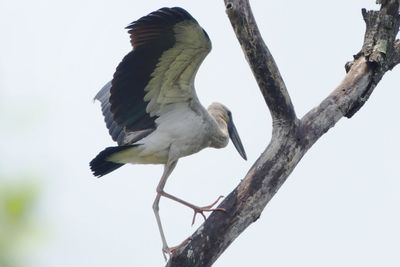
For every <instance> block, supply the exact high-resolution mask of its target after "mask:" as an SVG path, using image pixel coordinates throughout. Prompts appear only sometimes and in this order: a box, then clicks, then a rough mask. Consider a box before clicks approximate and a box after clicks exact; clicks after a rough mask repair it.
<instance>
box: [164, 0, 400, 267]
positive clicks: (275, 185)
mask: <svg viewBox="0 0 400 267" xmlns="http://www.w3.org/2000/svg"><path fill="white" fill-rule="evenodd" d="M381 2H382V7H381V10H380V11H368V12H367V11H365V10H363V17H364V20H365V22H366V25H367V27H366V33H365V39H364V45H363V47H362V49H361V51H360V52H359V53H358V54H357V55H356V56H355V57H354V61H353V62H351V63H348V64H346V70H347V74H346V75H345V77H344V79H343V81H342V82H341V83H340V84H339V85H338V86H337V88H336V89H335V90H334V91H333V92H332V93H331V94H330V95H329V96H328V97H327V98H326V99H325V100H323V101H322V102H321V104H320V105H319V106H317V107H315V108H314V109H312V110H311V111H309V112H308V113H307V114H306V115H305V116H304V117H303V118H302V119H301V120H299V119H297V118H296V115H295V113H294V109H293V106H292V103H291V100H290V97H289V94H288V92H287V90H286V87H285V84H284V82H283V80H282V77H281V75H280V74H279V70H278V68H277V66H276V64H275V62H274V60H273V58H272V55H271V54H270V52H269V50H268V48H267V46H266V45H265V43H264V42H263V40H262V38H261V35H260V33H259V31H258V28H257V25H256V22H255V20H254V17H253V15H252V12H251V9H250V5H249V2H248V0H231V1H227V0H225V4H226V9H227V14H228V17H229V19H230V21H231V23H232V26H233V29H234V30H235V33H236V35H237V38H238V40H239V42H240V44H241V46H242V48H243V52H244V54H245V56H246V58H247V60H248V62H249V65H250V67H251V68H252V70H253V73H254V76H255V78H256V80H257V82H258V85H259V87H260V90H261V92H262V95H263V96H264V99H265V101H266V103H267V105H268V108H269V110H270V112H271V114H272V117H273V134H272V139H271V141H270V143H269V145H268V147H267V148H266V149H265V151H264V152H263V153H262V154H261V156H260V157H259V158H258V159H257V161H256V162H255V163H254V165H253V166H252V167H251V169H250V170H249V172H248V173H247V175H246V177H244V178H243V180H242V181H241V182H240V184H239V185H238V186H237V187H236V188H235V189H234V190H233V191H232V193H230V194H229V195H228V196H227V197H226V198H225V200H224V201H223V202H222V203H221V205H220V206H219V207H220V208H224V209H225V210H226V212H214V213H212V214H211V215H210V216H209V217H208V219H207V220H206V221H205V222H204V224H203V225H201V226H200V228H199V229H197V230H196V232H195V233H194V234H193V235H192V236H191V238H190V240H189V242H188V243H187V244H186V246H184V247H181V248H180V249H179V250H177V251H176V252H175V253H174V254H173V255H172V257H171V258H170V260H169V261H168V263H167V266H170V267H175V266H179V267H186V266H187V267H189V266H190V267H196V266H201V267H205V266H211V265H212V264H213V263H214V262H215V261H216V260H217V259H218V257H219V256H220V255H221V254H222V253H223V252H224V251H225V249H226V248H227V247H228V246H229V245H230V244H231V243H232V242H233V241H234V240H235V239H236V238H237V237H238V236H239V235H240V234H241V233H242V232H243V231H244V230H245V229H246V228H247V227H248V226H249V225H250V224H251V223H253V222H255V221H256V220H257V219H258V218H259V217H260V215H261V212H262V211H263V209H264V208H265V206H266V205H267V204H268V202H269V201H270V200H271V198H272V197H273V196H274V195H275V193H276V192H277V191H278V190H279V188H280V187H281V185H282V184H283V183H284V182H285V181H286V179H287V178H288V176H289V175H290V173H291V172H292V171H293V170H294V168H295V167H296V165H297V163H298V162H299V161H300V160H301V158H302V157H303V156H304V154H305V153H306V152H307V151H308V149H309V148H310V147H311V146H312V145H313V144H314V143H315V142H316V141H317V140H318V139H319V138H320V137H321V136H322V135H323V134H324V133H326V132H327V131H328V130H329V129H330V128H332V127H334V125H335V124H336V122H338V121H339V120H340V119H341V118H343V117H349V118H350V117H351V116H352V115H353V114H355V113H356V112H357V111H358V110H359V109H360V108H361V107H362V106H363V105H364V103H365V102H366V100H367V99H368V97H369V96H370V95H371V93H372V91H373V90H374V89H375V88H376V85H377V84H378V83H379V81H380V80H381V78H382V77H383V75H384V74H385V73H386V72H387V71H388V70H391V69H392V68H393V67H394V66H395V65H396V64H398V63H399V57H400V48H399V46H400V45H399V41H395V38H396V35H397V33H398V30H399V25H400V16H399V14H398V12H399V10H398V9H399V1H398V0H384V1H381ZM396 8H397V9H396Z"/></svg>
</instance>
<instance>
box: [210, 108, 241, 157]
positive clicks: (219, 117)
mask: <svg viewBox="0 0 400 267" xmlns="http://www.w3.org/2000/svg"><path fill="white" fill-rule="evenodd" d="M208 112H209V113H210V114H211V115H212V116H213V117H214V119H215V120H216V121H217V123H218V125H220V126H221V125H224V126H225V127H223V128H225V129H226V130H227V131H228V134H229V137H230V139H231V140H232V143H233V145H234V146H235V148H236V150H237V151H238V152H239V154H240V156H242V158H244V159H245V160H247V156H246V152H245V151H244V148H243V145H242V141H241V140H240V137H239V134H238V132H237V130H236V127H235V124H234V123H233V119H232V113H231V111H230V110H229V109H228V108H227V107H226V106H224V105H222V104H221V103H217V102H214V103H212V104H211V105H210V106H209V107H208ZM225 129H222V130H225Z"/></svg>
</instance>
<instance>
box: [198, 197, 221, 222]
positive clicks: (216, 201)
mask: <svg viewBox="0 0 400 267" xmlns="http://www.w3.org/2000/svg"><path fill="white" fill-rule="evenodd" d="M223 197H224V196H219V197H218V198H217V200H215V201H214V202H213V203H211V204H210V205H208V206H204V207H196V208H193V211H194V214H193V219H192V225H193V224H194V223H195V221H196V216H197V214H200V215H201V216H203V218H204V220H206V216H205V215H204V212H207V211H209V212H210V211H226V210H225V209H224V208H215V209H213V208H212V207H214V206H215V204H217V203H218V201H219V200H220V199H221V198H223Z"/></svg>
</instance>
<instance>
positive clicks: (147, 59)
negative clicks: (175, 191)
mask: <svg viewBox="0 0 400 267" xmlns="http://www.w3.org/2000/svg"><path fill="white" fill-rule="evenodd" d="M127 29H129V31H128V32H129V34H130V39H131V44H132V46H133V50H132V51H131V52H129V53H128V54H127V55H126V56H125V57H124V59H123V60H122V62H121V63H120V64H119V65H118V67H117V69H116V71H115V73H114V77H113V79H112V81H111V82H109V83H107V84H106V85H105V86H104V87H103V88H102V89H101V90H100V92H99V93H98V94H97V95H96V97H95V99H97V100H99V101H100V102H101V108H102V112H103V115H104V120H105V122H106V125H107V128H108V130H109V133H110V135H111V136H112V138H113V140H114V141H117V142H118V146H114V147H108V148H106V149H104V150H103V151H102V152H100V153H99V154H98V155H97V156H96V158H94V159H93V160H92V161H91V162H90V168H91V170H92V171H93V174H94V175H95V176H98V177H100V176H103V175H106V174H108V173H110V172H112V171H114V170H115V169H117V168H119V167H121V166H122V165H124V164H126V163H133V164H164V172H163V174H162V176H161V180H160V182H159V184H158V186H157V196H156V199H155V201H154V204H153V209H154V213H155V216H156V219H157V225H158V228H159V231H160V234H161V239H162V243H163V252H164V253H171V252H172V250H173V249H172V248H169V247H168V245H167V242H166V239H165V236H164V232H163V229H162V225H161V220H160V216H159V212H158V211H159V207H158V205H159V201H160V198H161V196H164V197H167V198H170V199H172V200H175V201H177V202H179V203H182V204H183V205H186V206H188V207H190V208H192V209H193V210H194V212H195V213H194V217H193V220H194V219H195V216H196V214H197V213H200V214H201V215H203V217H204V214H203V212H205V211H213V210H223V209H213V208H212V207H213V206H214V205H215V204H216V203H217V201H218V200H219V198H218V199H217V201H215V202H214V203H212V204H211V205H209V206H206V207H199V206H196V205H193V204H191V203H188V202H186V201H184V200H182V199H179V198H177V197H175V196H173V195H170V194H168V193H166V192H164V186H165V183H166V181H167V179H168V176H169V175H170V174H171V172H172V171H173V169H174V168H175V166H176V164H177V162H178V160H179V158H181V157H185V156H188V155H191V154H194V153H197V152H199V151H200V150H202V149H203V148H206V147H214V148H223V147H225V146H226V145H227V144H228V141H229V137H230V138H231V139H232V142H233V144H234V145H235V147H236V149H237V151H238V152H239V154H240V155H241V156H242V157H243V158H244V159H246V153H245V151H244V148H243V145H242V143H241V141H240V138H239V135H238V133H237V131H236V128H235V125H234V124H233V121H232V114H231V112H230V111H229V109H228V108H226V107H225V106H224V105H222V104H220V103H213V104H211V105H210V106H209V107H208V109H205V108H204V107H203V106H202V105H201V104H200V102H199V99H198V98H197V95H196V91H195V89H194V79H195V76H196V73H197V70H198V69H199V67H200V64H201V63H202V61H203V60H204V58H205V57H206V56H207V54H208V53H209V52H210V50H211V42H210V39H209V37H208V35H207V33H206V32H205V31H204V30H203V29H202V28H201V27H200V25H199V24H198V23H197V21H196V20H195V19H194V18H193V17H192V16H191V15H190V14H189V13H188V12H187V11H185V10H184V9H182V8H179V7H174V8H161V9H159V10H157V11H154V12H152V13H150V14H149V15H147V16H144V17H142V18H140V19H139V20H137V21H135V22H132V23H131V24H130V25H129V26H128V27H127Z"/></svg>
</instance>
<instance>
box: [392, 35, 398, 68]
mask: <svg viewBox="0 0 400 267" xmlns="http://www.w3.org/2000/svg"><path fill="white" fill-rule="evenodd" d="M399 63H400V40H396V43H395V44H394V56H393V63H392V65H391V67H392V68H394V67H396V65H397V64H399Z"/></svg>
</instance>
